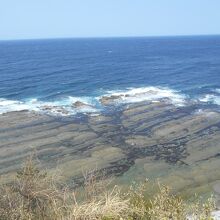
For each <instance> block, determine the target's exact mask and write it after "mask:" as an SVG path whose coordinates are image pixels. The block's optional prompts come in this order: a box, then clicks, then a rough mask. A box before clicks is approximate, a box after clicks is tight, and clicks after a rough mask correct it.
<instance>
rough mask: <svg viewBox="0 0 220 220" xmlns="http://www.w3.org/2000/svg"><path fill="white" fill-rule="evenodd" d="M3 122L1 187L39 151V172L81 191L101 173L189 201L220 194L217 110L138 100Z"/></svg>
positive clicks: (8, 117)
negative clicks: (165, 187)
mask: <svg viewBox="0 0 220 220" xmlns="http://www.w3.org/2000/svg"><path fill="white" fill-rule="evenodd" d="M0 124H1V127H0V140H1V142H0V147H1V155H0V173H1V176H2V181H8V180H9V179H10V176H11V175H12V174H13V173H14V172H15V171H16V170H17V169H18V168H19V167H20V166H21V164H22V162H23V161H24V160H25V158H26V157H27V156H28V155H30V154H31V153H32V152H36V154H37V157H38V159H39V161H40V166H43V167H47V168H49V170H51V171H56V170H57V169H58V170H60V171H61V173H62V178H63V180H65V181H67V182H71V183H72V182H74V183H75V184H76V185H77V184H80V183H81V182H82V180H83V178H82V173H83V172H85V171H87V170H91V169H97V171H103V172H105V173H106V175H107V176H112V175H113V176H116V179H115V182H116V183H118V184H125V185H128V184H129V183H131V182H132V181H133V180H135V181H139V180H144V179H146V178H149V179H157V178H159V179H160V180H161V182H163V183H166V184H169V185H171V186H172V187H174V188H175V189H176V190H177V191H179V192H181V191H184V195H186V196H187V195H192V194H194V193H195V192H197V193H207V192H216V195H218V194H219V192H218V189H219V180H220V172H219V167H220V154H219V152H220V113H218V112H215V111H214V110H212V109H204V110H201V109H200V106H198V105H188V106H182V107H177V106H174V105H172V104H167V103H166V102H163V101H161V102H141V103H136V104H125V105H124V106H123V107H120V108H118V109H114V111H110V112H109V113H108V114H107V113H106V114H104V113H102V114H101V113H100V114H99V115H95V116H94V115H90V114H88V115H87V116H85V115H84V117H81V116H80V115H78V116H77V115H76V116H74V117H66V118H65V119H64V118H60V117H54V116H49V115H43V114H39V113H34V112H30V111H22V112H11V113H6V114H2V115H0ZM97 174H98V172H97ZM216 189H217V190H216Z"/></svg>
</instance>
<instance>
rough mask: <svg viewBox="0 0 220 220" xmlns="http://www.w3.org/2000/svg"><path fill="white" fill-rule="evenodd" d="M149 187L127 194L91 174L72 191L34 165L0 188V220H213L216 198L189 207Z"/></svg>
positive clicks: (162, 188) (161, 189) (30, 163)
mask: <svg viewBox="0 0 220 220" xmlns="http://www.w3.org/2000/svg"><path fill="white" fill-rule="evenodd" d="M149 184H150V183H149V182H148V181H146V182H144V183H140V184H132V186H131V187H130V188H129V189H128V190H123V189H121V188H120V187H118V186H114V187H108V185H109V184H108V181H107V180H105V179H102V180H99V181H97V179H96V177H95V176H94V175H93V174H92V173H89V174H87V175H85V183H84V185H83V186H82V187H81V188H80V189H75V190H73V189H72V190H71V189H70V188H69V187H67V186H64V185H62V184H60V183H59V182H58V181H57V178H56V177H54V176H51V175H48V174H47V173H46V172H45V171H40V170H39V169H38V168H37V167H36V166H35V165H34V163H33V160H32V159H29V160H28V161H27V162H26V163H25V165H24V167H23V168H22V169H21V170H20V171H19V172H18V173H17V176H16V178H15V180H14V181H13V182H12V183H11V184H7V185H1V189H0V191H1V197H0V220H113V219H116V220H123V219H127V220H142V219H143V220H145V219H146V220H186V219H192V220H209V219H212V218H211V211H212V210H213V209H214V208H215V205H214V201H213V199H212V198H210V199H209V200H208V201H207V202H205V203H202V202H200V201H199V200H198V201H197V202H195V203H194V204H189V203H187V202H185V201H184V200H183V199H181V197H179V196H177V195H173V194H171V191H170V189H169V187H167V186H163V185H160V184H159V183H158V184H157V187H158V192H157V193H155V194H153V195H149V194H147V193H146V192H147V190H146V189H147V187H149ZM125 191H126V192H125Z"/></svg>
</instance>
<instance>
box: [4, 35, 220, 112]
mask: <svg viewBox="0 0 220 220" xmlns="http://www.w3.org/2000/svg"><path fill="white" fill-rule="evenodd" d="M106 94H107V95H110V94H120V95H123V94H128V96H127V98H124V99H125V100H124V101H126V102H130V101H131V102H135V101H141V100H144V99H148V98H149V99H152V100H153V99H158V98H166V97H167V98H170V99H171V100H173V102H176V103H177V104H180V103H181V102H183V100H187V99H188V100H190V99H193V100H199V101H201V102H203V103H207V104H209V103H212V104H216V105H220V36H193V37H189V36H188V37H148V38H141V37H140V38H99V39H98V38H97V39H95V38H94V39H57V40H24V41H1V42H0V113H4V112H8V111H15V110H23V109H30V110H40V109H41V110H42V106H44V105H50V106H61V107H64V108H66V109H67V110H68V111H69V112H70V113H75V112H76V111H74V110H73V109H72V107H71V105H72V103H73V102H75V101H77V100H79V101H83V102H86V103H89V104H92V105H93V106H94V109H93V110H94V111H96V110H97V109H98V108H99V105H100V103H99V101H98V100H99V97H100V96H103V95H106ZM71 109H72V110H71ZM93 110H92V109H90V110H88V109H87V111H93Z"/></svg>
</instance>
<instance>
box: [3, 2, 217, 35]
mask: <svg viewBox="0 0 220 220" xmlns="http://www.w3.org/2000/svg"><path fill="white" fill-rule="evenodd" d="M198 34H220V0H0V39H29V38H58V37H102V36H103V37H111V36H152V35H198Z"/></svg>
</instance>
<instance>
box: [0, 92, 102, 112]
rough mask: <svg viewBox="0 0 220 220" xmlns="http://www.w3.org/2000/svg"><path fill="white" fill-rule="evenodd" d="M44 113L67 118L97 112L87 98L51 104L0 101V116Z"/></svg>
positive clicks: (73, 98)
mask: <svg viewBox="0 0 220 220" xmlns="http://www.w3.org/2000/svg"><path fill="white" fill-rule="evenodd" d="M77 101H78V102H81V103H84V105H83V106H81V107H79V108H77V107H74V105H73V104H74V103H75V102H77ZM23 110H28V111H35V112H45V113H48V114H53V115H60V116H68V115H74V114H76V113H95V112H97V111H98V110H97V109H96V108H95V107H93V106H92V104H91V102H89V98H86V97H85V98H78V97H71V96H70V97H67V98H64V99H62V100H56V101H53V102H43V101H40V100H38V99H29V100H25V101H15V100H7V99H0V114H3V113H7V112H15V111H23Z"/></svg>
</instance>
